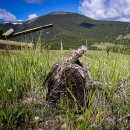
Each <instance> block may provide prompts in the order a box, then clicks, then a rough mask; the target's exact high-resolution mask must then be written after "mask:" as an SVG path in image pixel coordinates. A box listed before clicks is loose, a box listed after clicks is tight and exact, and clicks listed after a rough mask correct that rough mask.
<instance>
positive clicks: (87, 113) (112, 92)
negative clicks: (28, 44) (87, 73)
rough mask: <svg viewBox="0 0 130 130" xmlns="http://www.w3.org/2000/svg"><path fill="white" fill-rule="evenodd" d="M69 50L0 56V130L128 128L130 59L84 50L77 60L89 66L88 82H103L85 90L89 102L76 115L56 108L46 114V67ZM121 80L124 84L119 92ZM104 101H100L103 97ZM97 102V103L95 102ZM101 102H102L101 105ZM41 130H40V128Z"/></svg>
mask: <svg viewBox="0 0 130 130" xmlns="http://www.w3.org/2000/svg"><path fill="white" fill-rule="evenodd" d="M73 52H74V50H68V51H67V50H66V51H64V50H49V49H47V50H40V49H34V50H33V49H32V50H31V49H29V50H23V51H22V52H21V54H19V55H16V54H10V53H7V55H1V57H0V68H1V69H0V129H1V130H15V129H17V130H24V129H25V130H27V129H29V130H41V129H48V130H51V129H52V128H53V129H54V130H58V129H59V130H62V129H67V130H104V129H121V130H125V129H129V128H130V124H129V122H128V117H129V118H130V84H129V82H130V55H121V54H117V53H111V52H110V54H109V55H107V53H106V52H105V51H89V50H88V51H87V52H86V53H85V54H84V56H83V57H81V58H80V60H81V61H86V62H88V63H89V64H90V70H91V73H92V76H93V79H94V80H99V81H102V82H104V83H105V82H108V84H110V86H105V85H104V86H103V88H102V89H101V90H100V91H99V90H98V88H97V89H95V90H93V89H92V90H90V91H89V92H88V97H89V99H90V102H89V104H88V107H87V108H86V109H85V110H84V111H83V112H82V114H75V111H72V110H70V108H69V106H67V105H66V106H64V105H63V104H62V102H63V101H62V99H61V102H60V104H59V106H60V107H61V109H60V110H51V109H50V108H49V106H48V103H47V102H46V93H47V91H46V88H45V86H44V85H43V82H44V81H45V78H46V76H47V74H48V73H49V71H50V70H51V68H52V66H53V65H54V64H56V63H57V62H59V61H61V60H63V59H65V58H66V57H67V56H69V55H70V54H72V53H73ZM123 79H126V80H127V84H125V85H124V86H121V87H120V88H118V87H119V84H120V83H121V81H122V80H123ZM105 97H106V98H105ZM97 99H98V101H97ZM104 99H107V101H106V102H105V105H104ZM40 128H41V129H40Z"/></svg>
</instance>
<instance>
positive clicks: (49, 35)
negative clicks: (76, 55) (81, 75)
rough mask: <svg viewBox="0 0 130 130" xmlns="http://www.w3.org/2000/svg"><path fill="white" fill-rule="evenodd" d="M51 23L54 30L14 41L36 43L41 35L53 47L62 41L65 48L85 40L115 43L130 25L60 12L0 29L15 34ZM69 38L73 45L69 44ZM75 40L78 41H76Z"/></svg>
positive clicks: (6, 25) (2, 24)
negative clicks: (25, 40)
mask: <svg viewBox="0 0 130 130" xmlns="http://www.w3.org/2000/svg"><path fill="white" fill-rule="evenodd" d="M50 23H53V25H54V27H53V28H48V29H45V30H42V32H35V33H30V34H28V35H26V36H22V37H17V38H13V39H12V40H16V41H21V39H25V37H26V39H28V40H29V41H30V40H32V39H33V41H34V42H36V41H37V40H38V38H39V35H40V36H41V41H44V43H46V44H47V42H48V44H52V43H53V45H52V46H53V47H54V46H56V45H57V44H59V43H60V40H61V39H64V43H65V46H66V45H67V44H72V43H73V42H74V41H75V42H76V43H75V45H76V44H77V45H76V46H79V44H82V43H83V42H84V40H85V39H88V40H91V41H93V40H94V41H105V40H107V41H108V39H109V40H110V39H111V41H114V40H115V39H116V37H118V36H119V35H125V32H126V30H127V27H128V24H129V22H121V21H103V20H94V19H92V18H89V17H87V16H84V15H81V14H78V13H73V12H64V11H58V12H52V13H49V14H45V15H42V16H39V17H37V18H35V19H32V20H28V21H23V22H22V24H12V23H0V27H2V28H3V31H7V30H8V29H10V28H13V29H14V30H15V32H19V31H23V30H26V29H30V28H34V27H37V26H42V25H46V24H50ZM128 31H129V30H128ZM40 33H42V34H40ZM128 33H129V32H128ZM64 37H66V38H64ZM67 38H68V39H70V41H71V42H72V43H71V42H69V43H67V42H68V40H67ZM57 39H58V40H57ZM75 39H78V40H77V41H76V40H75ZM65 40H67V42H66V41H65ZM57 42H58V43H57ZM78 42H80V43H78ZM91 44H92V42H91ZM67 46H69V45H67ZM70 46H72V45H70ZM54 48H55V47H54Z"/></svg>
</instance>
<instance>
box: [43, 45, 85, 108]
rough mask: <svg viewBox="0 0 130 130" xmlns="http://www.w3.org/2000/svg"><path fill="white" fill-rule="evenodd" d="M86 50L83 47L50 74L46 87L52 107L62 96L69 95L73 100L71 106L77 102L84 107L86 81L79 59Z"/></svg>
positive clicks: (55, 67) (56, 66)
mask: <svg viewBox="0 0 130 130" xmlns="http://www.w3.org/2000/svg"><path fill="white" fill-rule="evenodd" d="M86 50H87V48H86V46H81V47H80V48H79V49H78V50H77V51H76V52H75V53H73V54H72V55H70V56H69V57H68V58H67V59H65V60H64V61H62V62H59V63H57V64H56V65H55V66H54V68H53V69H52V71H51V72H50V73H49V74H48V76H47V78H46V81H45V84H44V85H45V86H46V88H47V89H48V94H47V99H48V100H49V101H50V102H51V105H54V104H55V103H56V102H57V101H58V100H59V99H60V97H61V95H62V94H65V95H66V94H67V95H68V97H69V99H71V100H72V103H71V105H72V104H75V103H74V102H76V103H77V105H78V106H79V107H81V106H84V104H85V102H84V93H85V84H86V81H85V75H84V70H83V68H82V64H81V63H80V61H79V60H78V58H79V57H81V56H82V55H83V54H84V53H85V51H86ZM70 91H71V92H72V93H71V92H70ZM73 97H74V98H75V99H76V100H75V99H74V98H73ZM86 100H87V99H86Z"/></svg>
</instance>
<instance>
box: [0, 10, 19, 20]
mask: <svg viewBox="0 0 130 130" xmlns="http://www.w3.org/2000/svg"><path fill="white" fill-rule="evenodd" d="M0 19H2V20H4V21H16V20H17V19H16V17H15V16H14V15H13V14H11V13H10V12H8V11H6V10H5V9H1V8H0Z"/></svg>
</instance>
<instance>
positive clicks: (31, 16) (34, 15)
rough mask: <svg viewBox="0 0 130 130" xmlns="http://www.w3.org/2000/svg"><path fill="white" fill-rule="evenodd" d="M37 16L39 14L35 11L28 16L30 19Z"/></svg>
mask: <svg viewBox="0 0 130 130" xmlns="http://www.w3.org/2000/svg"><path fill="white" fill-rule="evenodd" d="M36 17H37V15H36V14H35V13H34V14H30V15H29V16H28V20H31V19H33V18H36Z"/></svg>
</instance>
